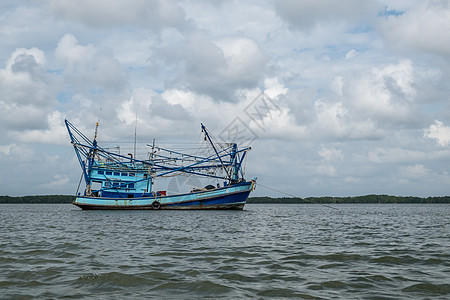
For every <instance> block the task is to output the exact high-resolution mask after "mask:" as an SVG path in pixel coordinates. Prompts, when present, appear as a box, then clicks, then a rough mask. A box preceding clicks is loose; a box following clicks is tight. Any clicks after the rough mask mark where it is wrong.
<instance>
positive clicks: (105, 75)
mask: <svg viewBox="0 0 450 300" xmlns="http://www.w3.org/2000/svg"><path fill="white" fill-rule="evenodd" d="M55 58H56V60H57V61H58V62H59V63H60V66H61V67H62V68H63V70H64V74H65V76H66V81H68V82H70V84H76V85H77V86H78V87H79V88H81V87H83V88H84V89H87V90H89V89H101V92H105V91H106V92H108V91H110V92H111V91H113V92H116V93H117V91H120V90H123V88H124V87H125V86H126V84H127V80H128V76H127V73H126V70H125V68H124V67H123V66H122V65H121V64H120V63H119V61H117V60H116V59H115V58H114V57H113V55H112V54H111V53H110V52H109V51H108V50H107V49H101V50H98V49H96V48H95V47H94V46H93V45H91V44H88V45H86V46H83V45H80V44H79V42H78V40H77V39H76V38H75V36H73V35H72V34H70V33H68V34H65V35H64V36H63V37H62V38H61V39H60V40H59V42H58V46H57V48H56V50H55Z"/></svg>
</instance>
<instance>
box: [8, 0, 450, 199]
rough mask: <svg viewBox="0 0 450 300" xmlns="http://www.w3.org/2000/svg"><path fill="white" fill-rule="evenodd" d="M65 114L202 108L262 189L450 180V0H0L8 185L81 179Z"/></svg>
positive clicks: (36, 186)
mask: <svg viewBox="0 0 450 300" xmlns="http://www.w3.org/2000/svg"><path fill="white" fill-rule="evenodd" d="M136 118H137V122H136ZM65 119H68V120H69V121H70V122H71V123H73V124H74V125H75V126H77V127H78V128H79V129H80V130H81V131H83V132H84V133H85V134H86V135H87V136H89V137H92V136H93V134H94V129H95V123H96V122H97V121H98V120H100V125H99V141H102V140H103V141H105V142H106V141H132V140H133V137H134V130H135V128H136V133H137V136H138V140H139V141H140V142H145V141H151V140H152V139H153V138H155V139H156V142H157V143H158V142H162V143H164V142H166V143H177V142H180V143H181V142H186V141H194V142H195V141H196V140H197V138H198V135H199V133H200V123H203V124H205V125H206V126H207V128H208V129H209V130H210V131H211V132H212V133H213V134H214V135H215V136H216V137H218V138H219V139H221V140H227V141H230V140H231V141H237V142H239V143H240V144H241V145H243V146H245V145H248V146H251V147H252V150H251V151H250V152H249V155H248V160H247V163H246V177H247V178H248V179H249V178H252V177H258V182H259V183H260V184H261V185H260V186H259V187H257V189H256V191H255V192H254V193H253V195H254V196H264V195H269V196H274V197H282V196H285V195H286V194H281V193H278V192H275V191H273V190H270V189H267V188H266V187H270V188H272V189H275V190H279V191H282V192H284V193H287V194H290V195H295V196H298V197H311V196H356V195H367V194H389V195H399V196H420V197H428V196H444V195H450V174H449V167H450V164H449V162H450V150H449V147H450V1H449V0H436V1H418V0H397V1H388V0H368V1H360V0H340V1H333V0H321V1H318V0H304V1H296V0H279V1H275V0H272V1H269V0H266V1H254V0H248V1H246V0H239V1H233V0H221V1H202V0H196V1H193V0H192V1H190V0H182V1H181V0H180V1H175V0H174V1H170V0H128V1H118V0H97V1H90V0H77V1H69V0H42V1H31V0H30V1H22V0H3V1H1V3H0V163H1V168H0V169H1V172H0V176H1V177H0V195H10V196H21V195H36V194H74V193H75V191H76V188H77V185H78V182H79V179H80V174H81V169H80V167H79V166H78V162H77V160H76V157H75V154H74V151H73V148H72V146H71V145H70V141H69V137H68V135H67V131H66V128H65V126H64V120H65ZM264 186H265V187H264Z"/></svg>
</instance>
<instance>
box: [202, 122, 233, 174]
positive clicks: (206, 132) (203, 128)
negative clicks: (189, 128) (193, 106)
mask: <svg viewBox="0 0 450 300" xmlns="http://www.w3.org/2000/svg"><path fill="white" fill-rule="evenodd" d="M200 124H201V125H202V131H205V136H206V137H207V138H208V141H209V143H210V144H211V146H212V148H213V149H214V152H216V155H217V157H218V158H219V161H220V163H221V164H222V169H223V170H224V171H225V173H226V174H227V177H228V179H229V180H230V181H231V179H232V178H231V175H230V174H228V170H227V169H226V167H225V165H224V163H223V161H222V158H221V157H220V155H219V153H218V152H217V149H216V147H215V146H214V143H213V142H212V141H211V138H210V137H209V133H208V131H207V130H206V127H205V125H203V123H200Z"/></svg>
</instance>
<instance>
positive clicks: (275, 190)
mask: <svg viewBox="0 0 450 300" xmlns="http://www.w3.org/2000/svg"><path fill="white" fill-rule="evenodd" d="M257 184H258V185H260V186H262V187H265V188H266V189H269V190H272V191H274V192H278V193H281V194H285V195H287V196H290V197H294V198H300V197H298V196H295V195H292V194H289V193H286V192H283V191H280V190H277V189H274V188H271V187H268V186H266V185H264V184H261V183H259V182H258V183H257ZM300 199H302V200H303V201H307V202H311V203H313V204H318V205H322V206H325V207H328V208H332V209H335V210H339V209H338V208H336V207H333V206H329V205H326V204H323V203H317V202H314V201H312V200H308V199H303V198H300Z"/></svg>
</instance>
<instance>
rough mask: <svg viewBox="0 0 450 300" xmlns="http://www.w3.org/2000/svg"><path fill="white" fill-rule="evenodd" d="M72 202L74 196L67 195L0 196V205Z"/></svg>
mask: <svg viewBox="0 0 450 300" xmlns="http://www.w3.org/2000/svg"><path fill="white" fill-rule="evenodd" d="M74 200H75V196H69V195H39V196H22V197H10V196H0V203H72V202H73V201H74Z"/></svg>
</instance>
